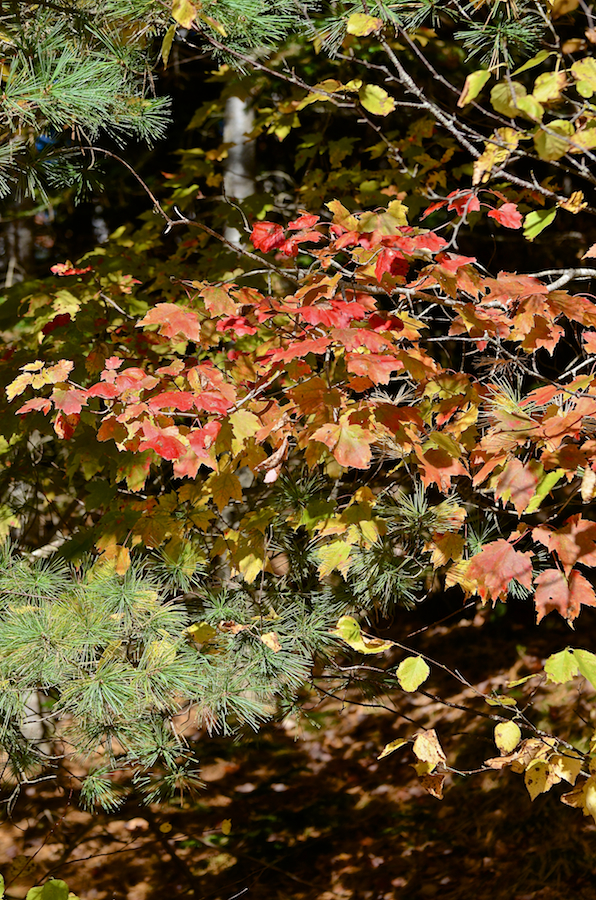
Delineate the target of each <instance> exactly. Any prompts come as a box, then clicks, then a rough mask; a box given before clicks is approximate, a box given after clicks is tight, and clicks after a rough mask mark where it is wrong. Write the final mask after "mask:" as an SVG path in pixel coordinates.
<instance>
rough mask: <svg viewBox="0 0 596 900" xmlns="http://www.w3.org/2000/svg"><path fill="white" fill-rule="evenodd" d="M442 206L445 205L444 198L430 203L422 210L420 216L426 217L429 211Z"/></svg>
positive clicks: (434, 210)
mask: <svg viewBox="0 0 596 900" xmlns="http://www.w3.org/2000/svg"><path fill="white" fill-rule="evenodd" d="M444 206H447V201H446V200H438V201H437V202H436V203H431V205H430V206H427V208H426V209H425V210H424V212H423V213H422V215H421V216H420V218H421V219H426V217H427V216H430V215H431V213H434V212H436V211H437V210H438V209H442V208H443V207H444Z"/></svg>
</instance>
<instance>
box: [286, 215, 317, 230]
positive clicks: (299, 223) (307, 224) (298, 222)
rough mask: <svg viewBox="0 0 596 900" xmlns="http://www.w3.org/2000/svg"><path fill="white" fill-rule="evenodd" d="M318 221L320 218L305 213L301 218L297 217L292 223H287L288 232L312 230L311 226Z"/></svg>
mask: <svg viewBox="0 0 596 900" xmlns="http://www.w3.org/2000/svg"><path fill="white" fill-rule="evenodd" d="M320 220H321V217H320V216H312V215H309V214H308V213H305V214H304V215H302V216H298V218H297V219H294V220H293V221H292V222H289V223H288V228H289V230H290V231H298V229H300V228H312V227H313V225H316V224H317V222H320Z"/></svg>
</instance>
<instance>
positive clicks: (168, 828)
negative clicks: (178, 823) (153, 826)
mask: <svg viewBox="0 0 596 900" xmlns="http://www.w3.org/2000/svg"><path fill="white" fill-rule="evenodd" d="M159 830H160V831H161V833H162V834H169V833H170V831H171V830H172V825H171V823H170V822H164V823H163V825H160V826H159Z"/></svg>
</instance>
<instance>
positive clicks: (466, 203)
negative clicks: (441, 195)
mask: <svg viewBox="0 0 596 900" xmlns="http://www.w3.org/2000/svg"><path fill="white" fill-rule="evenodd" d="M447 199H448V200H449V203H448V205H447V209H454V210H455V211H456V213H457V214H458V216H463V215H464V213H469V212H477V211H478V210H479V209H480V201H479V200H478V197H477V196H476V195H475V194H474V193H472V191H466V192H465V193H462V192H461V191H451V193H450V194H448V195H447Z"/></svg>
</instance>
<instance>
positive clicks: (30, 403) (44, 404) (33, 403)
mask: <svg viewBox="0 0 596 900" xmlns="http://www.w3.org/2000/svg"><path fill="white" fill-rule="evenodd" d="M51 408H52V403H51V401H50V400H44V398H43V397H35V398H34V399H33V400H27V402H26V403H23V405H22V406H21V407H20V408H19V409H17V415H19V416H21V415H23V416H24V415H25V413H29V412H40V411H41V412H43V413H46V415H47V413H49V411H50V410H51Z"/></svg>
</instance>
